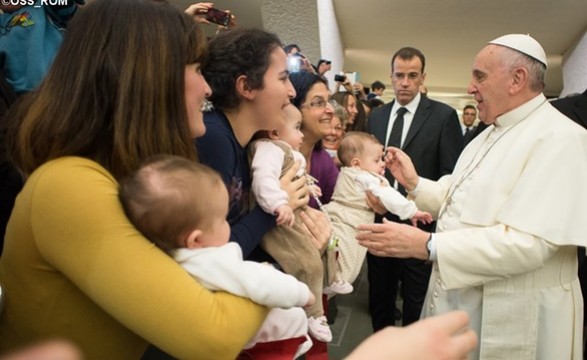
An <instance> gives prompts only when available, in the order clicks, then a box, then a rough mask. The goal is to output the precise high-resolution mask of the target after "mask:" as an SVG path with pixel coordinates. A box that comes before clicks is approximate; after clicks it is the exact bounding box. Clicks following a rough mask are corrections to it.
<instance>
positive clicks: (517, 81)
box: [510, 67, 528, 95]
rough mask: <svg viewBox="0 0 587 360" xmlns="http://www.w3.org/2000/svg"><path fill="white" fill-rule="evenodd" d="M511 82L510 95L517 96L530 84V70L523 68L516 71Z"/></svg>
mask: <svg viewBox="0 0 587 360" xmlns="http://www.w3.org/2000/svg"><path fill="white" fill-rule="evenodd" d="M511 81H512V82H511V86H510V94H512V95H513V94H517V93H518V92H520V90H522V89H523V88H524V87H525V86H526V83H527V82H528V70H527V69H526V68H523V67H520V68H517V69H515V70H514V71H513V75H512V80H511Z"/></svg>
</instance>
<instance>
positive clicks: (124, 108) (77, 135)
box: [0, 0, 267, 360]
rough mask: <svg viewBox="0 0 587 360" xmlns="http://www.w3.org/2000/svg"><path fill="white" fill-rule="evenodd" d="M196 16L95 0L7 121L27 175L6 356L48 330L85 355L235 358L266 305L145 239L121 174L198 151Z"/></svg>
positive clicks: (11, 240)
mask: <svg viewBox="0 0 587 360" xmlns="http://www.w3.org/2000/svg"><path fill="white" fill-rule="evenodd" d="M204 44H205V40H204V39H203V37H202V35H201V34H200V31H199V30H198V27H197V26H196V24H195V22H194V20H193V19H192V18H190V17H189V16H187V15H185V14H183V13H181V12H180V11H179V10H177V9H175V8H174V7H173V6H171V5H168V4H165V3H164V2H157V1H152V0H95V1H92V2H90V3H89V4H88V5H87V6H86V7H85V8H84V9H83V11H80V12H79V13H78V14H77V15H76V17H75V18H74V19H73V20H72V22H71V23H70V24H69V27H68V29H67V33H66V35H65V39H64V42H63V44H62V47H61V49H60V51H59V53H58V55H57V57H56V59H55V63H54V66H53V67H52V68H51V69H50V71H49V73H48V74H47V77H46V79H45V81H44V82H43V83H42V84H41V86H40V88H39V89H38V91H36V92H35V93H34V94H32V96H31V97H30V98H28V99H25V100H24V103H22V104H21V106H20V107H18V108H17V109H15V111H14V112H13V114H12V119H14V120H15V124H16V125H15V126H14V127H13V128H12V129H11V133H10V134H9V137H8V138H9V140H8V142H9V144H8V145H9V152H10V154H11V155H12V157H13V160H14V162H15V163H16V164H17V165H18V167H19V168H20V169H21V171H22V172H23V173H25V174H26V175H27V177H28V179H27V182H26V184H25V187H24V189H23V190H22V192H21V193H20V195H19V196H18V198H17V201H16V204H15V207H14V210H13V213H12V216H11V219H10V221H9V224H8V230H7V234H6V239H5V240H6V244H5V252H4V254H3V256H2V259H1V261H0V283H1V284H2V287H3V290H4V291H5V293H6V298H5V300H6V301H5V306H4V309H3V312H2V314H1V316H0V353H4V352H6V351H8V350H10V349H14V348H17V347H20V346H23V345H25V344H27V343H31V342H34V341H38V340H41V339H46V338H64V339H68V340H70V341H72V342H73V343H75V344H76V345H78V346H79V347H80V349H81V351H82V352H83V353H84V355H85V356H86V358H88V359H124V360H128V359H139V358H140V357H141V356H142V354H143V353H144V351H145V349H146V347H147V345H148V344H149V343H152V344H154V345H156V346H158V347H159V348H161V349H163V350H164V351H166V352H168V353H169V354H171V355H173V356H174V357H178V358H181V359H233V358H235V357H236V355H237V354H238V353H239V352H240V349H241V348H242V347H243V345H244V344H245V343H246V342H247V341H248V340H249V338H251V337H252V336H253V335H254V334H255V332H256V330H257V329H258V327H259V326H260V324H261V323H262V321H263V319H264V317H265V315H266V313H267V310H266V309H265V308H263V307H261V306H258V305H256V304H254V303H252V302H251V301H250V300H246V299H243V298H239V297H236V296H233V295H229V294H227V293H222V292H219V293H212V292H210V291H208V290H206V289H204V288H203V287H202V286H201V285H200V284H199V283H198V282H196V281H194V280H193V279H192V278H191V277H190V276H189V275H188V274H187V273H186V272H185V271H184V270H183V269H182V268H181V267H180V266H179V265H177V264H176V263H175V261H173V259H171V258H169V257H168V256H166V255H165V254H164V253H163V252H162V251H160V250H159V249H158V248H156V247H155V246H154V245H153V244H152V243H151V242H149V241H148V240H146V239H145V238H144V237H143V236H141V234H140V233H139V232H138V231H137V230H136V229H135V228H134V227H133V226H132V225H131V223H130V222H129V221H128V219H127V218H126V216H125V215H124V212H123V210H122V207H121V205H120V204H119V201H118V197H117V196H118V195H117V192H118V183H117V180H118V179H120V178H121V177H123V176H125V175H127V174H129V173H130V172H131V171H133V170H135V169H136V168H137V167H138V164H139V163H140V162H141V161H142V160H143V159H144V158H146V157H148V156H150V155H154V154H159V153H167V154H174V155H178V156H183V157H186V158H189V159H193V160H194V161H196V154H195V151H194V148H193V145H192V138H193V137H196V136H201V135H202V134H203V133H204V131H205V128H204V125H203V121H202V113H201V107H202V105H203V103H204V99H205V97H206V96H208V95H210V88H209V87H208V84H207V83H206V81H205V80H204V79H203V77H202V75H201V73H200V70H199V66H200V62H201V61H202V59H203V56H204V55H205V53H206V51H205V48H204Z"/></svg>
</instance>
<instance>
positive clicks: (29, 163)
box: [0, 0, 587, 360]
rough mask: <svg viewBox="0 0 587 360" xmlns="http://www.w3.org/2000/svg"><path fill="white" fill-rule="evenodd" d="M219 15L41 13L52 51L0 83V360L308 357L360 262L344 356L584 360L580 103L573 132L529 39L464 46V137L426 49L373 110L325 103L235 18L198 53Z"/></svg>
mask: <svg viewBox="0 0 587 360" xmlns="http://www.w3.org/2000/svg"><path fill="white" fill-rule="evenodd" d="M78 6H83V7H82V8H81V9H78ZM213 6H214V4H213V3H197V4H194V5H192V6H190V7H188V9H186V10H185V11H183V12H182V11H181V10H178V9H177V8H175V7H174V6H172V5H170V4H168V3H167V2H166V1H155V0H92V1H88V4H84V1H74V2H72V4H71V6H66V7H63V8H52V9H51V10H47V9H43V10H47V11H48V13H41V12H38V15H35V14H36V13H35V14H33V15H34V16H35V19H37V18H36V16H40V17H42V18H43V19H45V20H46V21H47V22H48V23H50V24H52V25H57V26H61V27H62V28H61V30H60V31H57V32H56V33H55V29H54V28H52V27H51V28H49V29H48V30H47V31H46V32H45V33H44V35H39V33H38V32H35V35H30V36H36V37H38V36H46V37H50V38H51V41H50V44H51V46H50V47H49V48H48V49H49V50H48V53H47V57H46V58H44V59H43V61H42V64H35V63H34V61H31V58H30V57H27V56H26V55H23V54H11V55H18V56H21V58H22V59H26V60H27V61H22V60H21V61H18V60H13V61H12V62H7V63H6V64H4V66H5V67H6V68H4V69H3V74H2V75H3V76H2V78H1V79H0V80H1V81H2V82H1V83H0V85H1V86H0V89H1V90H2V100H3V102H2V105H3V111H4V112H5V114H4V115H3V118H2V131H1V132H0V134H2V138H1V139H2V142H3V143H2V144H0V145H1V146H2V147H3V149H5V151H3V152H2V158H0V161H1V163H2V168H1V169H2V183H0V185H2V189H10V190H11V192H10V194H8V193H7V192H5V193H4V194H3V197H4V196H6V198H7V199H8V200H6V201H7V202H5V203H3V207H2V210H3V211H4V210H7V211H4V212H5V213H6V215H5V216H4V215H3V219H0V220H3V221H4V223H6V221H8V216H10V220H9V221H8V225H7V226H6V230H5V234H4V228H2V231H3V233H2V237H3V239H4V245H3V252H2V253H0V254H1V255H2V256H1V258H0V358H1V359H5V360H19V359H34V360H49V359H53V358H56V357H59V358H63V359H71V360H79V359H82V358H87V359H168V358H178V359H235V358H238V359H245V358H253V359H296V358H298V357H300V356H302V355H303V356H305V358H306V359H308V360H312V359H324V358H327V355H326V357H324V355H325V354H326V344H327V343H328V342H330V341H331V340H332V331H331V329H330V327H329V324H328V320H327V317H326V310H327V300H328V299H329V297H332V296H340V295H343V294H347V293H350V292H352V291H353V286H352V283H353V281H354V280H355V279H356V278H357V276H358V273H359V271H360V270H361V267H362V264H363V262H364V261H365V259H366V262H367V265H368V266H367V268H368V280H369V312H370V315H371V320H372V327H373V330H374V331H375V334H373V335H371V336H370V337H368V338H367V339H366V340H365V341H363V342H362V343H361V344H360V345H359V346H358V347H357V348H356V349H354V351H352V352H351V353H350V354H348V357H347V359H350V360H355V359H373V360H379V359H381V360H384V359H430V360H433V359H455V360H456V359H464V358H469V359H528V360H530V359H555V358H556V359H580V358H582V351H583V339H582V336H583V332H582V331H583V316H584V312H583V301H582V292H581V285H582V284H580V282H579V279H578V276H577V274H578V272H577V267H578V264H579V265H581V267H580V269H582V270H581V271H584V268H583V265H584V264H583V262H584V253H583V255H581V256H577V249H578V248H579V247H584V246H585V245H587V241H585V240H584V237H583V234H585V233H586V232H587V228H585V227H586V226H587V225H585V222H584V221H581V216H582V214H584V213H585V212H587V209H585V211H584V210H582V209H583V208H584V207H585V206H587V193H585V192H583V191H581V185H582V184H583V183H584V182H586V181H587V132H586V131H585V129H584V127H585V121H586V120H585V116H584V115H585V114H586V111H585V103H586V101H585V95H587V93H585V94H582V95H578V96H579V97H578V98H577V100H576V102H573V103H572V104H571V103H570V102H565V103H559V104H558V105H557V104H554V105H555V106H557V108H559V109H560V110H561V111H563V112H565V111H568V112H569V113H572V112H573V111H575V108H574V107H572V106H574V105H575V104H576V106H577V108H579V109H581V110H578V111H575V112H574V113H572V114H571V115H569V116H570V117H573V120H575V121H576V122H577V123H579V124H581V122H583V123H582V125H583V127H581V126H579V125H577V124H576V123H575V122H573V121H571V120H569V118H567V117H566V116H565V115H563V114H562V113H561V112H559V111H557V110H556V109H555V107H553V105H551V103H550V102H549V101H548V100H547V99H546V98H545V96H544V95H543V94H542V91H543V88H544V73H545V71H546V68H547V66H548V64H547V60H546V55H545V53H544V50H543V49H542V47H541V45H540V44H539V43H538V42H537V41H536V40H535V39H533V38H531V37H530V36H528V35H518V34H510V35H505V36H503V37H499V38H497V39H494V40H492V41H489V42H488V43H487V44H480V45H482V48H481V51H480V52H479V54H478V55H477V56H476V58H475V60H474V65H473V69H472V79H471V82H470V85H469V87H468V92H469V93H470V94H471V95H472V96H473V98H474V100H475V101H476V102H477V105H476V106H473V105H467V106H466V107H465V108H464V109H463V121H462V123H461V122H460V121H459V117H458V115H457V112H456V111H455V109H453V108H451V107H450V106H448V105H446V104H443V103H441V102H439V101H436V100H434V99H432V98H430V97H429V96H428V95H427V94H426V93H425V92H423V91H422V89H425V87H424V81H425V79H426V72H425V69H426V58H425V55H424V54H423V53H422V52H421V51H420V50H419V49H416V48H414V47H403V48H401V49H398V50H397V51H396V52H395V53H393V55H392V57H391V69H390V70H391V72H390V74H391V78H390V80H391V86H392V88H393V93H394V96H395V98H394V100H392V101H391V102H389V103H384V102H383V100H382V96H383V92H384V91H385V84H383V83H382V82H381V81H375V82H373V83H372V84H371V88H370V89H366V90H365V89H364V87H363V86H362V84H359V83H355V84H352V83H350V82H349V81H348V79H347V78H345V77H343V78H340V79H339V80H340V84H339V85H340V89H344V90H342V91H336V92H334V93H333V92H331V90H330V88H329V86H328V81H327V80H326V78H325V77H324V73H325V72H327V71H329V70H330V66H331V62H330V61H329V60H326V59H320V60H319V61H318V62H317V64H316V66H313V65H312V64H311V63H310V61H309V60H308V59H307V58H306V57H305V56H304V55H303V53H302V52H301V51H300V48H299V46H297V45H295V44H291V45H287V46H284V45H283V44H282V43H281V41H280V39H279V38H278V37H277V36H276V35H275V34H272V33H269V32H267V31H264V30H259V29H249V28H243V27H238V26H236V17H235V16H234V15H232V14H229V15H230V17H229V18H230V22H229V23H228V24H227V25H226V26H221V27H220V28H219V30H220V31H219V32H218V33H217V35H216V36H214V37H213V38H212V39H206V38H205V37H204V35H203V33H202V30H201V26H202V24H206V23H208V20H207V19H206V13H207V12H208V11H211V10H210V9H212V8H213ZM26 7H27V6H24V5H23V6H16V7H10V6H8V7H6V8H4V9H3V10H4V12H5V14H3V16H7V17H10V16H12V18H16V17H18V18H19V19H22V16H21V15H22V14H23V13H19V11H21V10H22V11H26V10H27V9H26ZM136 14H140V16H136ZM27 16H31V14H30V13H29V14H28V15H27ZM58 16H61V18H58ZM56 19H61V22H57V21H56ZM25 20H26V19H25ZM29 20H30V19H29ZM33 20H34V19H33ZM33 23H34V22H33ZM33 23H31V25H32V24H33ZM65 23H67V31H65V32H63V31H62V30H63V29H64V28H65ZM20 30H23V29H19V32H20ZM36 30H39V29H36ZM12 31H15V30H12ZM54 33H55V34H54ZM9 36H11V35H10V32H8V33H2V34H0V52H2V51H4V49H5V47H4V46H5V45H6V44H7V43H6V42H2V40H3V39H2V38H3V37H6V38H8V37H9ZM9 40H10V41H13V39H12V38H10V39H9ZM39 51H41V50H39ZM80 54H91V56H80ZM29 56H30V55H29ZM292 59H294V60H295V61H292ZM294 63H295V64H294ZM15 64H16V65H15ZM292 64H294V66H293V67H292ZM38 65H43V66H41V67H40V68H39V69H38V71H36V72H32V73H31V74H33V75H34V76H33V77H32V78H30V79H29V78H27V77H26V76H25V75H23V74H26V73H27V72H26V71H23V70H22V68H23V67H24V68H26V67H27V66H30V67H33V68H35V69H36V68H37V67H38ZM15 68H16V70H15ZM25 80H26V81H25ZM21 85H22V86H21ZM336 88H337V89H338V88H339V86H336ZM569 101H570V100H569ZM573 101H575V100H574V99H573ZM559 106H560V107H559ZM477 111H478V114H477ZM477 116H478V117H479V119H480V120H481V123H479V124H475V119H476V118H477ZM582 116H583V117H582ZM4 164H6V166H4ZM5 175H6V176H5ZM14 184H16V186H15V185H14ZM21 188H22V189H21ZM17 193H18V197H17V198H16V200H14V197H15V196H16V194H17ZM2 201H4V200H2ZM555 209H556V212H555V211H553V210H555ZM4 218H5V219H4ZM398 291H401V296H402V298H403V307H402V309H396V307H395V304H396V299H397V297H398V296H399V295H398ZM398 317H400V318H401V322H402V325H403V327H395V326H394V325H395V324H396V320H397V319H398ZM421 317H422V318H423V319H422V320H420V318H421ZM350 331H352V329H351V330H350ZM320 354H322V357H320Z"/></svg>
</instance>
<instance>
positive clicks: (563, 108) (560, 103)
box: [551, 90, 587, 129]
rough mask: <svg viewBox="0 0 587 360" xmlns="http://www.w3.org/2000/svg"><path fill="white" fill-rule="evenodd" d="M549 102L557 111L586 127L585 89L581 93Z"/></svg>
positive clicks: (586, 96)
mask: <svg viewBox="0 0 587 360" xmlns="http://www.w3.org/2000/svg"><path fill="white" fill-rule="evenodd" d="M551 104H552V106H554V107H555V108H556V109H557V110H558V111H560V112H562V113H563V114H565V115H566V116H567V117H569V118H571V120H573V121H574V122H576V123H577V124H579V125H581V126H583V127H584V128H586V129H587V90H585V91H584V92H583V93H582V94H577V95H573V96H568V97H565V98H561V99H556V100H554V101H552V102H551Z"/></svg>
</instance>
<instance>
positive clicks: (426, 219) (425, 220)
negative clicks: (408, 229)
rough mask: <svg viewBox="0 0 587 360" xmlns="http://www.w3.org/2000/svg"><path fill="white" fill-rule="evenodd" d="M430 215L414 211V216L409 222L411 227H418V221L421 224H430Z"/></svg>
mask: <svg viewBox="0 0 587 360" xmlns="http://www.w3.org/2000/svg"><path fill="white" fill-rule="evenodd" d="M432 220H433V219H432V215H430V214H429V213H427V212H425V211H420V210H418V211H416V214H415V215H414V216H412V218H411V219H410V221H411V222H412V225H414V226H418V221H419V222H421V223H422V224H430V223H431V222H432Z"/></svg>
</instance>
